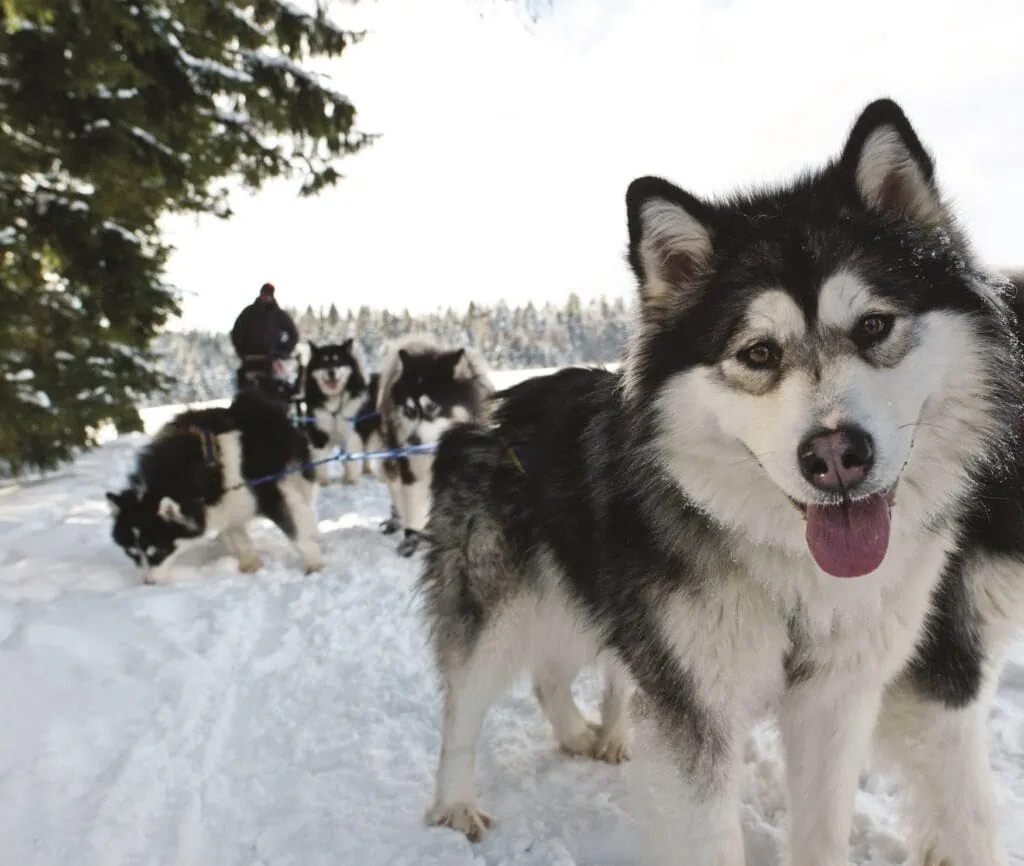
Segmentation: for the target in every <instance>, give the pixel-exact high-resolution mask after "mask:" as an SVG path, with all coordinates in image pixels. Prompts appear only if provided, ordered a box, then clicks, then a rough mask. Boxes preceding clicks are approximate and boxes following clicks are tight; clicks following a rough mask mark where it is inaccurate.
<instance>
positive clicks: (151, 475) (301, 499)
mask: <svg viewBox="0 0 1024 866" xmlns="http://www.w3.org/2000/svg"><path fill="white" fill-rule="evenodd" d="M309 457H310V454H309V443H308V442H307V441H306V439H305V437H304V436H303V435H302V434H301V433H299V432H298V431H297V430H295V428H294V427H292V425H291V422H290V421H289V420H288V418H287V416H286V415H285V413H284V412H282V411H281V409H280V407H279V405H278V404H276V403H273V402H271V400H270V398H268V397H266V396H265V395H264V394H263V393H262V392H260V391H256V390H246V391H243V392H242V393H240V394H239V395H238V396H237V397H236V398H235V400H234V402H233V403H232V404H231V406H229V407H228V408H226V409H200V410H192V411H187V412H182V413H181V414H180V415H178V416H176V417H175V418H173V419H171V420H170V421H169V422H168V423H167V424H166V425H164V427H163V428H161V429H160V431H159V432H158V433H157V434H156V435H155V436H154V437H153V440H152V441H151V442H150V444H149V445H148V446H147V447H146V448H145V449H144V450H143V451H142V452H141V454H140V455H139V458H138V462H137V466H136V469H135V471H134V473H133V474H132V475H131V477H130V479H129V486H128V487H127V488H126V489H124V490H122V491H120V492H118V493H107V499H108V501H109V503H110V507H111V510H112V512H113V516H114V527H113V538H114V542H115V543H116V544H118V545H119V546H120V547H121V548H122V549H123V550H124V551H125V553H126V554H127V555H128V556H129V557H130V558H131V559H132V560H133V561H134V562H135V563H136V564H138V565H139V566H141V567H142V568H144V569H145V571H146V576H145V582H146V583H167V582H169V579H170V577H171V568H172V565H173V563H174V561H175V559H176V558H177V556H178V555H179V554H180V553H182V552H183V551H184V550H186V549H187V548H189V547H190V546H192V544H193V543H195V542H197V541H198V540H200V539H202V538H203V536H204V535H206V534H207V533H209V532H217V533H219V534H220V537H221V538H223V540H224V541H225V542H226V544H227V545H228V547H229V548H230V549H231V551H232V553H233V554H234V555H235V556H236V557H237V559H238V568H239V571H242V572H254V571H257V570H258V569H259V568H260V565H261V563H260V558H259V556H258V554H257V553H256V551H255V550H254V549H253V546H252V541H251V540H250V539H249V536H248V534H247V532H246V525H247V524H248V523H249V521H250V520H252V519H253V518H254V517H256V516H257V515H262V516H264V517H268V518H270V520H272V521H273V522H274V523H275V524H277V526H279V527H280V528H281V531H282V532H284V533H285V535H287V536H288V538H290V539H291V540H292V542H293V544H294V545H295V548H296V549H297V550H298V552H299V555H300V556H301V557H302V563H303V565H304V566H305V569H306V573H307V574H308V573H310V572H314V571H319V570H320V569H322V568H323V565H324V563H323V559H322V557H321V554H320V544H319V540H318V536H319V531H318V528H317V517H316V485H315V484H314V482H313V473H312V471H311V470H308V469H306V470H301V471H296V470H298V469H299V467H301V466H303V465H304V464H307V463H308V462H309ZM282 473H287V474H282ZM276 475H280V477H277V478H273V479H268V476H276ZM253 481H255V482H258V483H256V484H253V485H250V483H249V482H253Z"/></svg>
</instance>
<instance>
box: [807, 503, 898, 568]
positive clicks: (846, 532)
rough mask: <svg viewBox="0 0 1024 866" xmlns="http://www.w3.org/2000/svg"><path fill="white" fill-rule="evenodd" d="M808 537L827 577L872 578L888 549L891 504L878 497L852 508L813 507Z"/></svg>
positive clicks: (816, 558) (816, 559) (838, 506)
mask: <svg viewBox="0 0 1024 866" xmlns="http://www.w3.org/2000/svg"><path fill="white" fill-rule="evenodd" d="M806 537H807V547H808V549H809V550H810V551H811V556H813V557H814V561H815V562H816V563H818V566H819V568H821V570H822V571H824V572H825V573H826V574H831V575H832V576H833V577H861V576H863V575H865V574H870V573H871V572H872V571H874V570H875V569H876V568H878V566H880V565H881V564H882V560H883V559H885V552H886V550H887V549H888V548H889V503H887V502H886V501H885V498H884V497H883V496H882V495H881V494H878V493H876V494H875V495H874V496H869V497H868V498H867V499H861V500H860V501H858V502H851V503H850V504H849V505H810V506H808V507H807V535H806Z"/></svg>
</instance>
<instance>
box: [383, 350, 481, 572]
mask: <svg viewBox="0 0 1024 866" xmlns="http://www.w3.org/2000/svg"><path fill="white" fill-rule="evenodd" d="M492 390H493V389H492V386H491V383H490V379H489V378H488V374H487V370H486V367H485V365H484V362H483V360H482V359H481V358H480V357H479V355H477V354H476V352H474V351H473V350H472V349H468V348H461V349H452V348H449V347H447V346H443V345H441V344H440V343H437V342H436V341H434V340H432V339H430V338H429V337H422V336H417V335H412V336H409V337H406V338H404V339H403V340H401V341H400V342H398V343H396V344H395V346H394V347H393V349H392V351H391V352H390V354H389V356H388V359H387V361H386V362H385V365H384V369H383V370H382V371H381V390H380V400H379V409H380V422H381V431H382V434H383V439H384V447H385V449H388V450H391V449H396V448H406V447H408V446H410V445H413V446H415V445H431V444H435V443H436V442H437V441H438V439H439V438H440V436H441V434H442V433H444V431H445V430H447V429H448V428H449V427H451V426H452V424H454V423H456V422H460V421H471V420H474V419H475V418H477V417H478V415H479V412H480V408H481V406H482V403H483V401H484V399H485V398H486V397H487V395H489V394H490V393H491V391H492ZM433 461H434V457H433V454H429V453H426V454H419V455H415V456H408V457H405V456H403V457H397V458H389V459H387V460H385V461H384V463H383V471H384V478H385V480H386V481H387V485H388V492H389V493H390V495H391V519H390V520H388V521H387V522H386V523H385V524H384V529H385V532H388V533H390V532H394V531H397V530H398V529H402V530H404V534H403V538H402V540H401V541H400V542H399V545H398V552H399V553H400V554H401V555H402V556H411V555H412V554H413V553H414V552H415V550H416V547H417V545H418V544H419V541H420V537H421V534H422V532H423V528H424V527H425V526H426V522H427V514H428V512H429V510H430V472H431V466H432V464H433Z"/></svg>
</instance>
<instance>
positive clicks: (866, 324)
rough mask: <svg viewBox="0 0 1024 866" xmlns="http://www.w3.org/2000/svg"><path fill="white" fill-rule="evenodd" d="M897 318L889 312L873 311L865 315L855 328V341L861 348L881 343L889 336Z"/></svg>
mask: <svg viewBox="0 0 1024 866" xmlns="http://www.w3.org/2000/svg"><path fill="white" fill-rule="evenodd" d="M895 318H896V317H895V316H892V315H889V314H888V313H871V314H869V315H867V316H863V317H862V318H861V320H860V321H859V322H857V325H856V327H854V329H853V341H854V342H855V343H856V344H857V345H858V346H859V347H860V348H861V349H866V348H868V347H870V346H873V345H874V344H875V343H880V342H881V341H882V340H884V339H885V338H886V337H888V336H889V332H890V331H892V325H893V321H894V320H895Z"/></svg>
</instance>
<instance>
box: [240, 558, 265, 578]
mask: <svg viewBox="0 0 1024 866" xmlns="http://www.w3.org/2000/svg"><path fill="white" fill-rule="evenodd" d="M261 568H263V560H262V559H260V558H259V556H258V555H257V554H255V553H254V554H252V555H251V556H242V557H239V560H238V571H239V572H240V573H241V574H255V573H256V572H257V571H259V570H260V569H261Z"/></svg>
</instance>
